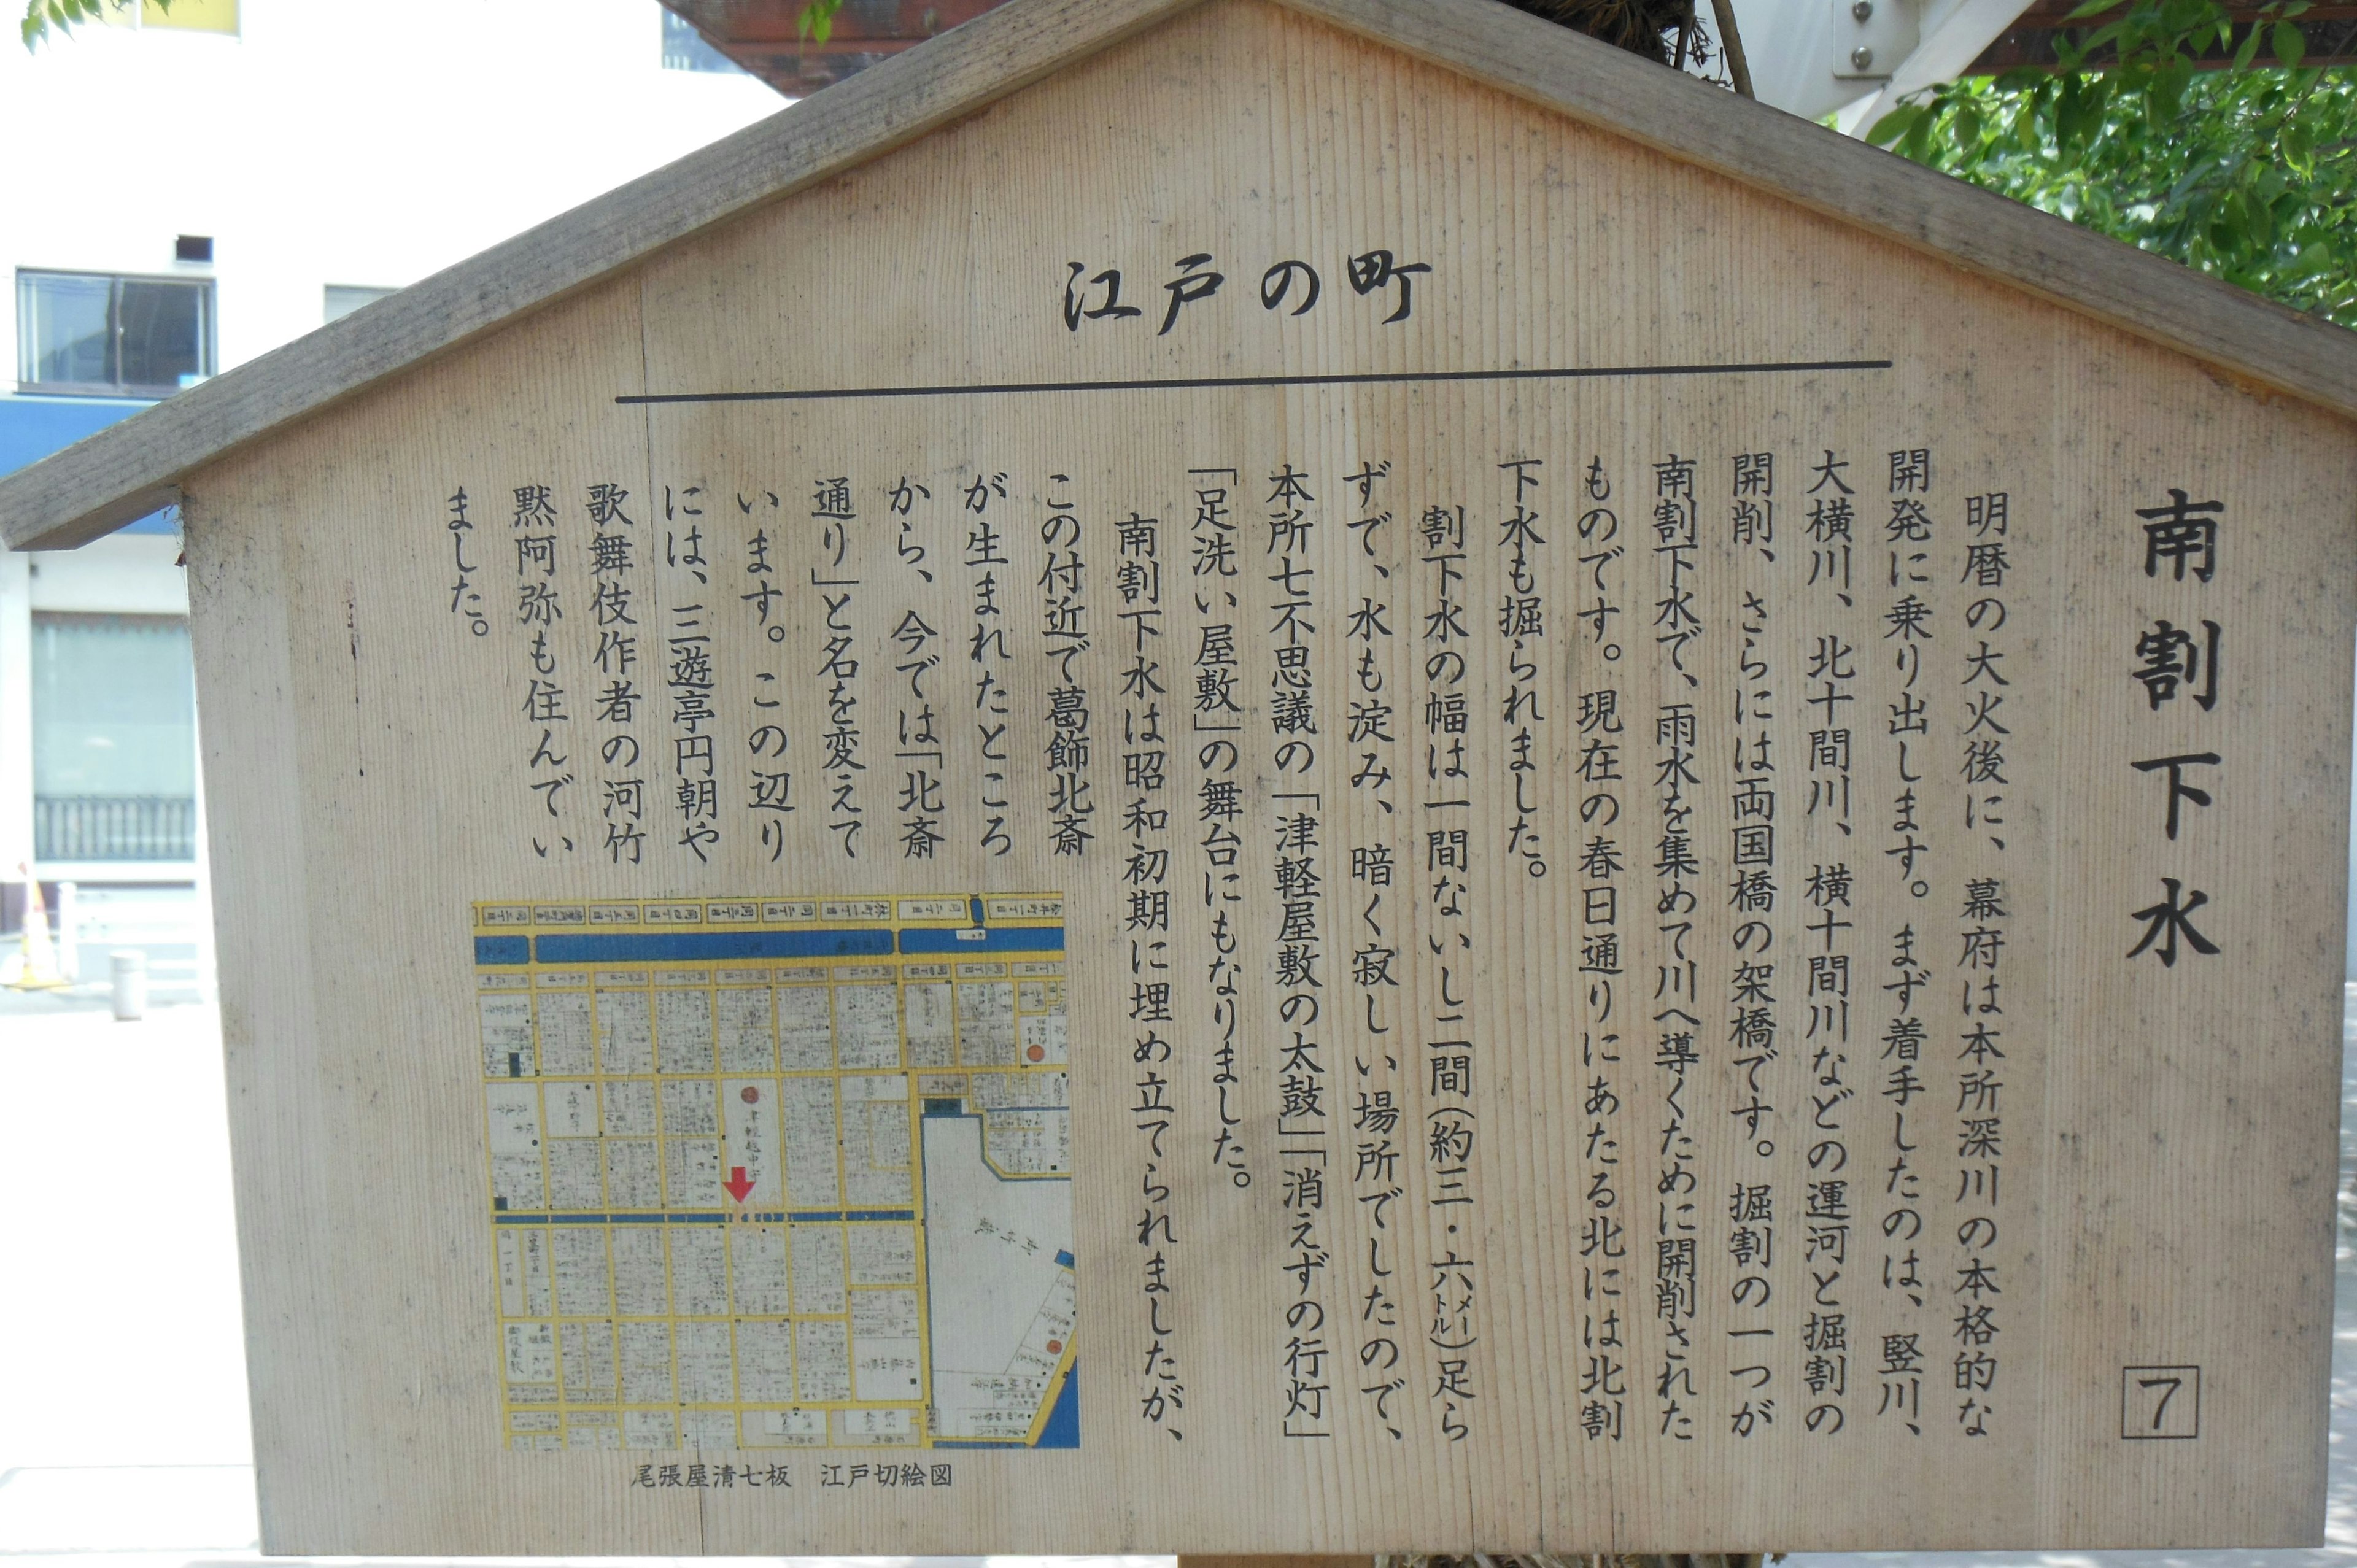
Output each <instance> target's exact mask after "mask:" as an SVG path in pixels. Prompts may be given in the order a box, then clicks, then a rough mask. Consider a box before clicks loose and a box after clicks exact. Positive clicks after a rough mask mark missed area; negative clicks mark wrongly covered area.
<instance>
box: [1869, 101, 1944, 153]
mask: <svg viewBox="0 0 2357 1568" xmlns="http://www.w3.org/2000/svg"><path fill="white" fill-rule="evenodd" d="M1928 113H1930V111H1929V110H1927V109H1926V108H1924V107H1923V105H1922V104H1921V103H1902V104H1900V106H1899V107H1898V108H1896V109H1893V110H1892V111H1891V112H1890V113H1888V114H1885V115H1884V116H1883V117H1882V118H1881V119H1879V120H1877V121H1876V122H1875V123H1874V124H1873V125H1872V126H1871V127H1870V128H1868V130H1867V133H1866V139H1867V141H1869V142H1872V143H1873V144H1874V145H1876V146H1878V147H1887V146H1889V145H1890V144H1891V143H1893V142H1895V141H1897V140H1898V139H1899V138H1900V137H1901V136H1903V135H1905V134H1907V133H1908V132H1910V131H1911V130H1913V129H1914V128H1915V126H1916V124H1917V122H1919V121H1921V119H1922V118H1923V117H1924V116H1925V115H1926V114H1928Z"/></svg>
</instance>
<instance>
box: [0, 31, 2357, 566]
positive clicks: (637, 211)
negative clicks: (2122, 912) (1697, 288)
mask: <svg viewBox="0 0 2357 1568" xmlns="http://www.w3.org/2000/svg"><path fill="white" fill-rule="evenodd" d="M1189 3H1192V0H1017V3H1016V4H1011V5H1005V6H1002V7H1001V8H999V9H997V10H995V11H992V12H990V13H988V14H987V15H985V16H982V17H980V18H978V19H977V20H975V21H974V22H971V23H968V24H966V25H965V26H963V27H960V28H958V29H957V30H956V32H955V34H954V35H953V36H951V37H948V38H945V39H936V40H933V41H931V42H930V43H928V44H925V45H922V46H920V47H919V48H915V49H912V50H909V52H908V54H907V55H906V56H904V57H900V58H897V59H894V60H891V61H888V62H887V63H886V64H884V65H882V66H878V67H877V68H876V69H875V70H870V71H866V72H863V73H861V74H860V75H859V76H858V77H857V78H856V79H855V80H854V81H850V82H846V83H844V84H842V86H841V87H839V88H838V89H834V90H830V91H827V92H824V93H821V94H818V95H816V96H814V97H813V98H812V99H811V100H810V101H808V102H806V103H803V104H800V105H796V106H795V107H794V108H792V109H790V110H787V111H785V112H783V113H780V115H778V116H776V117H774V118H772V119H770V120H769V121H765V122H764V123H762V124H760V125H757V126H754V127H752V128H751V129H749V130H747V131H745V132H742V133H740V134H737V135H736V136H733V137H730V138H728V139H727V140H726V141H724V142H722V143H719V144H717V145H715V146H713V147H711V148H707V149H705V150H704V151H701V152H698V153H695V154H693V155H691V156H688V157H686V158H683V159H682V160H680V161H679V162H678V163H676V164H673V165H672V166H669V167H667V168H664V169H662V170H658V171H656V172H655V173H653V174H651V175H649V176H647V177H644V178H642V179H640V180H637V181H634V182H632V183H631V184H630V185H628V186H625V187H623V188H621V189H620V190H618V191H616V192H614V193H613V194H612V195H610V196H608V197H604V198H601V199H598V200H597V201H593V202H590V203H587V204H586V205H585V206H583V207H581V208H579V209H576V210H575V211H573V212H571V213H567V214H565V216H564V217H561V218H558V219H555V220H552V221H550V222H549V223H546V224H544V225H542V226H541V227H540V228H538V229H535V230H533V231H531V232H529V233H527V234H524V235H522V236H519V237H518V238H517V239H515V240H512V241H510V242H507V243H505V244H502V245H500V246H497V247H494V248H493V249H491V250H490V251H487V252H484V253H483V254H481V255H479V256H477V257H475V258H473V259H471V260H469V261H468V262H465V263H460V264H459V265H457V266H456V267H453V268H451V269H449V270H448V271H447V272H445V273H442V274H436V276H434V277H432V278H428V279H426V280H425V281H424V282H423V283H420V284H417V285H414V286H412V287H411V288H408V289H405V290H404V291H402V292H401V293H400V294H398V295H393V296H392V297H391V298H389V299H386V300H383V301H381V302H379V303H377V304H375V305H371V306H368V307H367V308H365V309H364V310H362V311H360V312H357V313H355V314H354V315H353V316H351V317H347V318H346V319H345V320H344V321H341V322H337V323H333V324H330V325H329V326H328V327H327V328H322V329H321V330H319V331H317V332H315V333H312V334H310V335H309V336H307V337H306V338H301V339H298V340H297V341H296V342H295V343H292V344H289V345H287V346H286V347H285V348H283V349H278V350H276V351H274V352H273V353H271V354H268V355H265V356H264V357H263V358H261V359H260V360H255V361H253V363H252V364H250V365H246V366H242V367H240V368H239V369H238V370H236V371H231V372H230V373H229V374H227V375H224V376H221V377H219V378H217V379H216V380H214V381H210V382H209V383H207V384H206V385H204V386H201V387H198V388H195V389H193V390H192V391H190V392H184V393H181V394H179V395H178V396H176V397H174V398H172V399H170V400H168V401H167V402H166V403H162V404H160V405H159V406H158V407H156V409H154V410H151V411H149V412H148V413H143V414H140V415H138V416H137V417H135V418H134V419H132V420H128V421H125V422H124V424H120V425H117V426H114V427H113V428H111V429H109V430H106V431H102V432H101V433H99V434H98V435H93V436H91V438H90V439H89V440H87V441H85V442H82V443H81V444H79V445H77V446H73V447H70V448H68V449H67V450H66V451H64V452H61V453H58V454H56V455H54V456H50V457H48V458H46V459H44V460H43V461H41V462H39V463H36V464H34V465H32V466H31V467H28V468H26V469H24V470H22V471H21V472H19V473H17V474H15V475H12V476H9V477H7V478H0V539H5V542H6V543H7V544H8V545H9V546H11V547H13V548H18V549H63V548H70V547H71V546H72V545H75V544H79V543H81V542H85V541H87V540H89V539H92V538H95V537H97V536H98V535H100V534H102V533H104V532H108V531H109V530H111V529H113V528H116V527H119V526H121V525H122V524H123V523H124V522H126V521H131V520H132V519H134V518H135V517H138V516H140V515H142V514H143V513H145V512H146V511H150V510H154V509H155V508H156V507H157V506H159V505H163V504H166V503H167V502H168V501H169V500H170V499H171V496H172V491H171V487H172V486H173V485H174V484H176V483H177V482H178V479H179V478H181V477H182V476H183V475H185V474H186V473H188V471H189V470H190V469H191V468H193V467H197V466H198V465H199V464H201V463H204V462H206V461H209V460H210V459H212V458H214V457H216V456H220V455H221V454H222V453H224V452H227V451H230V450H232V449H234V448H235V447H236V446H240V445H241V444H242V443H244V442H247V441H250V440H253V438H254V437H256V436H258V435H262V434H264V433H266V432H268V431H269V430H272V429H274V428H275V427H276V426H278V425H280V424H284V423H285V422H286V421H288V420H291V419H296V418H299V417H301V416H303V415H305V414H307V413H312V412H315V411H317V410H318V409H320V408H324V407H327V406H328V405H330V404H331V403H334V402H336V401H337V400H338V399H339V398H342V397H345V396H349V395H350V393H351V392H354V391H356V390H358V389H360V388H362V387H365V386H368V385H371V384H373V383H374V382H375V381H378V380H380V379H382V378H383V377H385V376H388V375H391V374H393V373H395V372H396V371H401V370H403V369H404V368H406V367H408V366H410V365H413V364H415V363H417V362H419V361H420V360H425V359H426V358H428V357H430V356H432V355H434V354H436V353H440V352H442V351H444V350H446V349H448V348H450V347H451V346H453V345H454V344H457V343H460V342H463V341H466V340H467V339H468V338H471V337H473V336H475V335H477V334H479V333H480V332H482V331H485V330H488V329H489V328H492V327H495V326H498V325H500V323H502V322H504V321H507V320H509V319H511V318H512V317H516V316H518V315H520V314H522V313H524V312H527V311H529V310H532V309H534V308H537V307H539V306H543V305H545V304H547V303H548V302H549V301H551V300H553V299H556V298H559V297H561V296H562V295H565V293H566V292H568V291H570V290H572V289H575V288H578V287H580V286H581V285H584V284H585V283H587V282H588V281H590V280H592V279H594V278H597V277H598V276H601V275H604V274H607V273H609V272H611V271H612V270H614V269H616V268H619V267H622V266H627V265H629V264H630V263H633V262H635V261H638V260H640V259H641V258H643V257H645V256H648V255H650V254H651V253H653V252H656V251H658V250H660V249H662V247H663V246H665V245H666V244H668V243H670V242H673V241H675V240H677V239H679V238H681V237H683V236H684V235H686V234H690V233H693V232H694V231H697V230H699V229H702V228H704V227H705V226H707V225H709V224H712V223H715V222H717V221H719V220H723V219H725V218H726V217H728V216H730V215H731V214H733V213H737V212H742V211H745V210H748V209H750V208H753V207H756V206H759V205H760V204H762V203H763V202H766V201H769V200H772V199H776V198H778V197H780V196H781V195H784V194H786V193H788V192H790V191H792V190H794V189H797V188H801V187H802V186H804V185H807V184H809V183H811V182H812V181H814V180H818V179H823V178H825V177H828V176H829V175H831V174H834V173H838V172H840V171H841V170H843V169H845V168H849V167H852V166H856V165H857V164H859V163H861V162H863V161H865V160H866V159H868V158H871V157H874V156H877V155H879V154H881V153H883V152H886V151H888V150H889V149H891V148H892V147H895V146H898V145H902V144H903V143H905V142H907V141H908V140H909V139H911V138H913V137H915V136H919V135H921V134H924V133H926V132H927V131H928V130H930V129H932V128H933V127H936V126H938V125H941V124H944V123H946V122H948V121H950V120H952V119H955V118H956V117H958V116H960V115H962V114H965V113H972V112H973V111H974V110H976V109H978V108H981V107H983V106H985V105H986V104H988V103H990V102H995V101H996V100H997V99H999V98H1002V97H1004V96H1005V95H1006V94H1007V93H1009V92H1013V91H1017V90H1018V89H1020V88H1022V87H1023V86H1025V85H1027V84H1028V83H1029V82H1032V81H1037V80H1039V78H1040V77H1042V76H1044V75H1046V74H1048V73H1049V72H1051V71H1053V70H1057V69H1059V68H1060V67H1061V66H1063V65H1066V64H1069V63H1071V62H1072V61H1074V60H1077V59H1083V58H1085V57H1086V56H1088V55H1089V54H1091V53H1092V52H1094V51H1095V50H1097V49H1100V48H1103V47H1104V46H1105V45H1107V44H1108V43H1111V42H1113V41H1114V40H1116V39H1118V38H1124V37H1126V36H1128V35H1129V34H1130V33H1131V32H1133V31H1135V29H1137V28H1139V27H1146V26H1149V25H1151V24H1152V23H1153V22H1155V21H1156V20H1157V19H1159V18H1162V17H1164V16H1168V15H1171V14H1173V13H1174V12H1175V11H1176V10H1178V9H1181V8H1183V7H1184V5H1187V4H1189ZM1281 3H1283V4H1286V5H1297V7H1298V8H1300V9H1302V10H1304V11H1306V12H1308V13H1309V14H1311V15H1314V16H1320V17H1323V18H1325V19H1326V20H1328V21H1330V22H1333V23H1335V24H1337V25H1339V26H1341V27H1346V28H1349V29H1351V30H1352V31H1355V32H1358V33H1361V34H1362V35H1364V36H1367V37H1369V38H1375V39H1378V40H1381V41H1383V42H1385V43H1387V44H1389V45H1391V46H1392V47H1394V48H1403V49H1406V50H1409V51H1411V52H1413V53H1415V54H1417V55H1419V56H1421V57H1423V58H1425V59H1431V60H1434V61H1436V62H1438V63H1442V64H1445V65H1447V66H1448V67H1449V68H1450V69H1452V70H1458V71H1460V72H1463V73H1464V74H1466V75H1469V76H1470V77H1472V78H1474V79H1475V80H1476V81H1482V82H1486V83H1488V84H1491V85H1492V86H1496V87H1499V88H1501V89H1504V90H1505V91H1511V92H1514V93H1516V94H1518V95H1520V96H1523V97H1524V98H1527V99H1529V100H1531V101H1532V102H1538V103H1543V104H1545V105H1546V106H1548V107H1550V108H1554V109H1556V110H1559V111H1561V112H1563V113H1566V114H1570V115H1572V116H1574V117H1575V118H1578V119H1581V120H1582V121H1584V122H1586V123H1587V124H1595V125H1598V126H1600V127H1602V128H1605V129H1609V130H1612V131H1614V132H1615V133H1616V134H1624V135H1628V136H1631V137H1633V138H1634V139H1636V140H1637V141H1639V142H1641V143H1642V144H1643V145H1648V146H1651V147H1653V148H1654V149H1656V150H1657V151H1661V152H1664V153H1667V154H1669V155H1671V156H1674V157H1676V158H1679V159H1681V160H1682V161H1686V162H1691V163H1695V164H1697V165H1699V166H1703V167H1706V168H1710V169H1713V170H1715V171H1717V172H1719V173H1723V174H1727V175H1728V176H1730V177H1735V178H1737V179H1740V180H1742V181H1744V182H1745V183H1747V184H1749V185H1752V186H1754V187H1755V188H1759V189H1761V190H1763V191H1768V192H1771V193H1774V194H1777V195H1781V196H1783V197H1785V198H1787V199H1792V200H1794V201H1797V202H1800V203H1802V204H1803V205H1804V206H1807V207H1809V208H1811V209H1813V210H1816V211H1820V212H1824V213H1825V214H1827V215H1829V216H1833V217H1836V218H1839V219H1841V220H1844V221H1846V222H1850V223H1854V224H1856V225H1857V226H1859V227H1861V228H1863V229H1866V230H1867V231H1871V232H1875V233H1880V234H1885V235H1889V236H1890V237H1893V238H1897V239H1899V240H1900V241H1901V242H1904V243H1907V244H1909V245H1911V246H1913V247H1915V248H1917V249H1920V250H1922V251H1924V252H1927V253H1930V254H1932V255H1936V256H1939V257H1941V258H1943V259H1944V260H1948V261H1952V262H1954V263H1958V264H1960V265H1962V266H1964V267H1966V268H1968V269H1970V270H1973V271H1975V272H1977V273H1979V274H1983V275H1986V276H1990V277H1994V278H1998V279H2001V280H2003V281H2005V282H2007V283H2008V284H2010V285H2014V286H2016V287H2019V288H2022V289H2025V290H2027V291H2029V293H2031V294H2033V295H2038V296H2040V297H2042V298H2046V299H2049V300H2051V301H2054V302H2056V303H2059V304H2062V305H2065V306H2069V307H2070V308H2072V309H2073V310H2076V311H2079V312H2082V313H2083V314H2086V315H2089V316H2092V317H2095V318H2096V319H2098V320H2103V321H2106V322H2109V323H2111V324H2113V325H2115V326H2118V327H2121V328H2126V330H2129V331H2131V332H2134V333H2136V335H2138V336H2140V337H2144V338H2148V339H2149V340H2151V341H2154V342H2158V343H2161V344H2163V345H2166V346H2169V347H2172V348H2176V349H2180V350H2182V351H2184V352H2186V353H2190V354H2192V355H2193V356H2195V357H2196V358H2198V359H2201V360H2204V361H2206V362H2208V363H2210V364H2212V365H2214V366H2216V367H2218V369H2219V370H2221V371H2223V372H2225V373H2227V374H2229V375H2230V376H2235V377H2241V378H2244V379H2245V380H2248V381H2253V382H2255V383H2257V384H2259V385H2262V386H2265V387H2267V388H2269V389H2272V390H2275V391H2278V392H2287V393H2289V394H2291V395H2294V396H2296V397H2299V398H2301V399H2303V400H2306V401H2309V402H2311V403H2316V404H2318V405H2319V406H2321V407H2324V408H2328V409H2330V410H2333V411H2334V412H2336V413H2341V414H2344V415H2350V416H2357V337H2352V335H2351V334H2350V333H2348V332H2346V331H2344V330H2343V329H2341V328H2337V327H2333V326H2331V325H2330V324H2329V323H2326V322H2323V321H2320V320H2319V319H2317V318H2315V317H2307V316H2303V315H2300V314H2298V313H2297V312H2293V311H2289V310H2286V309H2284V308H2283V307H2281V306H2275V305H2273V304H2271V303H2269V302H2267V301H2265V300H2262V299H2260V298H2258V297H2257V296H2255V295H2250V294H2248V293H2246V292H2244V291H2243V290H2240V289H2237V288H2234V287H2233V286H2232V285H2226V284H2222V283H2219V282H2217V281H2215V280H2213V279H2210V278H2206V277H2203V276H2202V275H2201V274H2197V273H2193V272H2191V271H2190V270H2188V269H2186V268H2183V267H2180V266H2178V265H2175V264H2174V263H2169V262H2167V261H2165V260H2163V259H2161V258H2159V257H2155V256H2149V255H2147V254H2145V253H2143V252H2138V251H2136V249H2135V248H2134V247H2132V246H2127V245H2123V244H2120V243H2119V242H2115V241H2112V240H2109V239H2106V238H2104V237H2103V236H2101V235H2096V234H2093V233H2090V232H2088V231H2084V230H2081V229H2078V228H2075V227H2073V226H2072V225H2071V224H2069V223H2066V222H2063V221H2061V220H2058V219H2053V218H2050V217H2049V216H2047V215H2046V214H2043V213H2040V212H2037V211H2035V210H2034V209H2029V208H2027V207H2024V206H2021V205H2019V204H2018V203H2014V202H2010V201H2007V200H2006V199H2003V198H2001V197H1996V196H1994V195H1991V194H1989V193H1987V192H1985V191H1981V190H1978V189H1976V188H1973V187H1970V186H1968V185H1965V184H1964V183H1963V182H1961V181H1957V180H1953V179H1950V178H1948V177H1945V176H1943V175H1939V174H1935V173H1933V172H1932V171H1930V170H1928V169H1924V168H1922V167H1921V166H1916V165H1914V164H1911V163H1909V162H1908V161H1906V160H1904V159H1901V158H1898V157H1895V156H1891V155H1889V154H1885V153H1882V152H1880V151H1879V150H1878V149H1874V148H1871V147H1867V146H1865V145H1859V144H1857V143H1855V142H1851V141H1849V140H1848V139H1846V138H1837V137H1835V136H1832V135H1829V134H1824V133H1823V132H1822V130H1821V128H1819V127H1816V126H1813V125H1811V124H1806V123H1805V122H1802V121H1799V120H1796V119H1794V118H1793V117H1792V116H1790V115H1785V114H1782V113H1779V112H1778V111H1775V110H1771V109H1767V108H1764V107H1762V106H1760V105H1759V104H1756V103H1753V102H1749V101H1745V100H1738V99H1736V98H1734V97H1732V96H1731V95H1729V94H1727V93H1725V92H1720V91H1713V90H1711V89H1709V88H1706V87H1705V86H1704V85H1702V84H1701V83H1699V82H1694V81H1684V80H1682V79H1678V78H1676V77H1675V76H1674V75H1673V74H1671V73H1666V72H1663V71H1662V70H1659V69H1658V68H1656V67H1652V66H1650V65H1648V64H1646V63H1645V62H1643V61H1641V60H1638V59H1635V58H1633V57H1631V56H1628V55H1626V54H1623V53H1621V52H1620V51H1618V50H1614V49H1610V48H1605V47H1604V46H1601V45H1598V44H1596V43H1593V42H1592V41H1590V40H1588V39H1586V38H1580V37H1577V35H1573V34H1570V33H1569V32H1568V31H1567V30H1566V29H1564V28H1561V27H1555V26H1553V25H1551V24H1548V23H1544V22H1542V21H1540V20H1538V19H1537V18H1534V17H1532V16H1526V15H1523V13H1521V12H1518V11H1514V10H1512V9H1511V8H1510V7H1507V6H1504V5H1496V4H1494V3H1492V0H1281Z"/></svg>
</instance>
